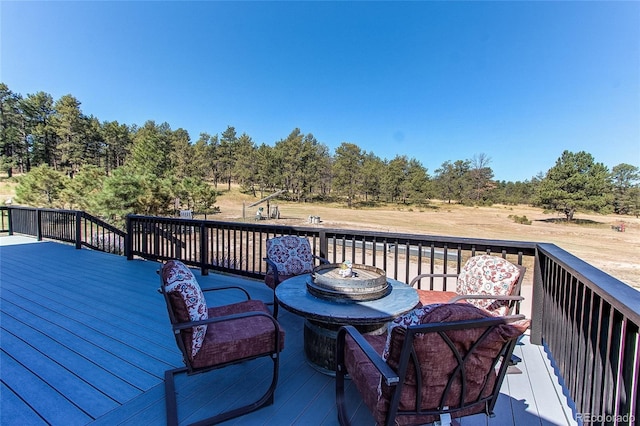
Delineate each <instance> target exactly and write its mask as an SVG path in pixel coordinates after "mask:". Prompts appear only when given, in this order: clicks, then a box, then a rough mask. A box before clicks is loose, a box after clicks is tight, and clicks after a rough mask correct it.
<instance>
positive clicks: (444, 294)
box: [417, 290, 458, 306]
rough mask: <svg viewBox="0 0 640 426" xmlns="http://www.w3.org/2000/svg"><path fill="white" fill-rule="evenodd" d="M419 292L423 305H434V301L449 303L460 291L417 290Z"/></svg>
mask: <svg viewBox="0 0 640 426" xmlns="http://www.w3.org/2000/svg"><path fill="white" fill-rule="evenodd" d="M417 292H418V298H419V299H420V303H421V304H422V306H426V305H432V304H434V303H447V302H449V301H450V300H451V299H453V298H454V297H456V296H457V295H458V293H456V292H453V291H438V290H417Z"/></svg>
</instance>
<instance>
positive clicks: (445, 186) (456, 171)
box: [435, 160, 470, 203]
mask: <svg viewBox="0 0 640 426" xmlns="http://www.w3.org/2000/svg"><path fill="white" fill-rule="evenodd" d="M469 169H470V163H469V160H457V161H456V162H455V163H452V162H451V161H445V162H444V163H442V165H441V166H440V168H439V169H436V171H435V173H436V177H435V181H436V184H437V188H438V189H437V190H438V192H439V194H438V195H439V196H440V198H441V199H442V200H445V201H447V202H448V203H451V201H452V200H456V201H458V202H460V203H462V202H463V201H464V199H465V194H466V193H467V191H468V187H469V181H468V180H467V176H468V175H467V173H468V172H469Z"/></svg>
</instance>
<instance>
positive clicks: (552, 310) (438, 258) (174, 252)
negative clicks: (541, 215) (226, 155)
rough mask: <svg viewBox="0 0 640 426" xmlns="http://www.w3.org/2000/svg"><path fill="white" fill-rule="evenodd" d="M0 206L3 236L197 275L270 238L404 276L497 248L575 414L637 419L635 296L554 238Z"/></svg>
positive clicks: (254, 264) (244, 266)
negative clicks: (516, 267)
mask: <svg viewBox="0 0 640 426" xmlns="http://www.w3.org/2000/svg"><path fill="white" fill-rule="evenodd" d="M0 212H2V218H3V219H2V221H3V222H2V223H3V225H2V227H3V228H4V227H5V226H6V225H4V223H5V219H6V223H7V224H8V227H9V232H10V233H13V232H17V233H24V234H28V235H34V236H38V237H39V238H51V239H57V240H60V241H70V242H73V241H75V243H76V247H78V248H80V247H81V246H83V245H84V246H87V247H91V248H95V249H102V248H101V247H102V246H104V244H103V245H102V246H101V243H99V242H98V243H96V241H100V238H101V237H100V236H102V240H105V239H107V240H110V239H111V238H114V239H115V238H117V241H118V243H117V245H119V246H122V247H124V248H123V249H122V250H116V251H115V252H118V253H119V254H123V253H126V255H127V256H128V258H133V257H134V256H140V257H143V258H146V259H150V260H158V261H163V260H168V259H180V260H182V261H183V262H185V263H186V264H189V265H191V266H195V267H198V268H201V270H202V273H203V274H206V273H207V272H208V270H209V269H211V270H216V271H221V272H229V273H234V274H237V275H243V276H249V277H255V278H261V277H263V276H264V274H265V273H266V263H265V262H264V260H263V258H264V256H265V252H266V240H267V239H268V238H271V237H272V236H277V235H299V236H304V237H306V238H308V239H309V241H310V243H311V247H312V250H313V252H314V254H316V255H318V256H321V257H324V258H326V259H328V260H329V261H330V262H332V263H340V262H342V261H344V260H351V261H353V262H354V263H364V264H368V265H373V266H378V267H380V268H381V269H384V270H385V271H386V272H387V275H388V276H389V277H391V278H394V279H397V280H400V281H403V282H409V281H410V280H411V279H412V277H414V276H415V275H417V274H420V273H424V272H443V273H452V272H455V273H457V272H459V271H460V268H461V266H462V265H463V264H464V262H465V261H466V259H467V258H468V257H470V256H473V255H475V254H477V253H492V254H497V255H500V256H502V257H504V258H507V259H509V260H510V261H512V262H513V263H517V264H520V265H524V266H526V267H527V276H526V278H525V284H527V283H529V284H531V283H532V284H533V297H532V301H531V302H532V311H531V318H532V326H531V341H532V343H534V344H543V345H545V347H546V349H547V351H548V353H549V354H550V355H551V357H552V359H553V361H554V363H555V366H556V367H557V369H558V371H559V372H560V374H561V377H562V379H563V380H564V384H565V385H566V389H567V391H568V393H569V395H568V396H569V397H570V398H571V400H572V401H573V402H574V404H575V410H576V415H577V416H578V417H582V419H583V420H588V422H589V423H593V424H635V419H638V385H639V380H638V373H639V370H640V357H639V355H638V352H639V351H638V349H639V348H640V344H639V334H638V329H639V325H640V292H638V290H636V289H634V288H632V287H630V286H628V285H627V284H625V283H623V282H621V281H619V280H617V279H615V278H613V277H611V276H610V275H608V274H606V273H604V272H602V271H601V270H599V269H597V268H595V267H593V266H592V265H589V264H588V263H586V262H584V261H582V260H581V259H579V258H576V257H575V256H573V255H571V254H569V253H568V252H566V251H564V250H562V249H561V248H559V247H557V246H555V245H553V244H545V243H533V242H521V241H502V240H485V239H470V238H456V237H442V236H430V235H417V234H400V233H386V232H371V231H359V230H344V229H324V228H319V227H290V226H278V225H272V224H262V223H236V222H217V221H206V220H205V221H203V220H194V219H176V218H162V217H152V216H137V215H131V216H128V217H127V233H126V237H125V233H123V232H122V231H118V230H117V229H115V228H113V227H110V226H109V225H107V224H105V223H103V222H101V221H99V220H98V219H96V218H92V217H91V216H89V215H86V214H85V213H83V212H74V211H52V210H46V209H27V208H16V207H9V208H7V209H6V213H7V215H5V209H1V210H0ZM88 236H91V237H88ZM116 236H117V237H116ZM125 243H126V244H125ZM105 251H107V250H105ZM428 284H429V288H438V286H440V288H445V287H446V284H447V283H446V281H445V282H443V283H440V284H438V283H434V282H429V283H428Z"/></svg>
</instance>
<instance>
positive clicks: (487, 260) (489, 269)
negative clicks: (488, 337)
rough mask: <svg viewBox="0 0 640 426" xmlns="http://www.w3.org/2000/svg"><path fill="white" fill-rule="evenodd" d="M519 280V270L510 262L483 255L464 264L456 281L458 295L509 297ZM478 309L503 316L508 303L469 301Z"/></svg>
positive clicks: (480, 300)
mask: <svg viewBox="0 0 640 426" xmlns="http://www.w3.org/2000/svg"><path fill="white" fill-rule="evenodd" d="M518 278H520V269H518V267H517V266H515V265H514V264H512V263H511V262H509V261H507V260H505V259H503V258H501V257H498V256H490V255H487V254H483V255H480V256H474V257H472V258H470V259H469V260H468V261H467V263H465V264H464V266H463V267H462V270H461V271H460V274H459V275H458V281H457V283H456V293H458V294H488V295H492V296H509V295H512V294H513V291H514V288H515V286H516V284H517V282H518ZM468 302H469V303H471V304H473V305H475V306H477V307H478V308H481V309H485V310H487V311H491V312H495V313H497V314H499V315H505V314H506V310H505V307H508V305H509V303H508V302H506V301H495V300H489V299H487V300H482V299H479V300H478V299H476V300H469V301H468Z"/></svg>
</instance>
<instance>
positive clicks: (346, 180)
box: [333, 142, 364, 207]
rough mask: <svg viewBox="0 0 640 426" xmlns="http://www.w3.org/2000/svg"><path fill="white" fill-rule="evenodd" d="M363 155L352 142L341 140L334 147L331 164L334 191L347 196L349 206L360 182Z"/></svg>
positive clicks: (353, 199) (358, 188)
mask: <svg viewBox="0 0 640 426" xmlns="http://www.w3.org/2000/svg"><path fill="white" fill-rule="evenodd" d="M363 161H364V156H363V154H362V150H361V149H360V147H359V146H358V145H356V144H353V143H348V142H342V144H340V146H339V147H338V148H336V153H335V162H334V164H333V184H334V188H335V190H336V192H337V193H338V194H341V195H345V196H346V197H347V205H348V206H349V207H351V206H352V205H353V202H354V201H355V198H356V195H357V194H358V192H359V191H360V184H361V183H362V174H361V170H362V164H363Z"/></svg>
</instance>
